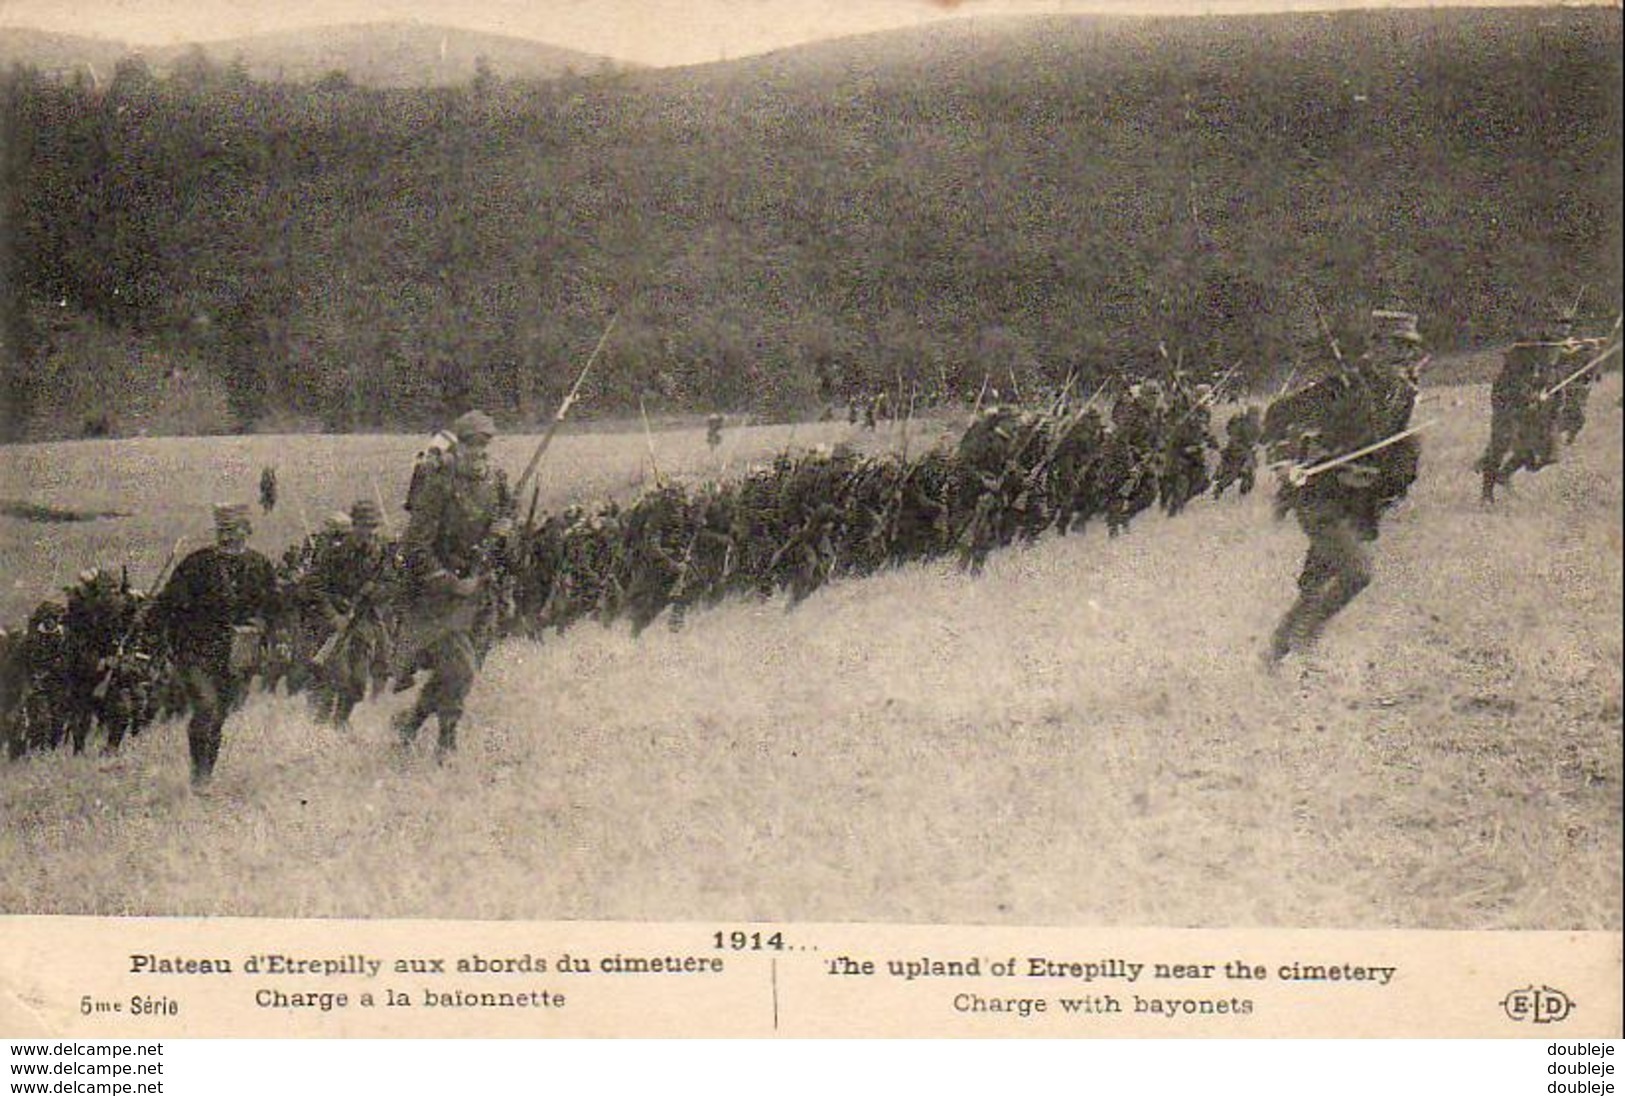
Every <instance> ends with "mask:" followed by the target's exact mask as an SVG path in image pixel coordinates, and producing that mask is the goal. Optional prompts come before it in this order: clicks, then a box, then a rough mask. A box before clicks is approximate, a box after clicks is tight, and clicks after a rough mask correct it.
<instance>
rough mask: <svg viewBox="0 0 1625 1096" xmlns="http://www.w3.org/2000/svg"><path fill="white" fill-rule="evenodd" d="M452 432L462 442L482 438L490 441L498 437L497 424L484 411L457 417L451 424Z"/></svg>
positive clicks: (470, 412)
mask: <svg viewBox="0 0 1625 1096" xmlns="http://www.w3.org/2000/svg"><path fill="white" fill-rule="evenodd" d="M451 432H452V433H453V434H455V435H457V440H458V441H462V442H467V441H472V440H474V439H475V438H481V437H483V438H485V439H486V440H487V441H489V440H490V439H491V438H494V437H496V436H497V424H496V423H495V422H494V421H493V420H492V418H491V416H490V415H487V414H486V413H485V412H484V411H469V412H467V413H466V414H463V415H459V416H458V417H457V421H456V422H454V423H452V424H451Z"/></svg>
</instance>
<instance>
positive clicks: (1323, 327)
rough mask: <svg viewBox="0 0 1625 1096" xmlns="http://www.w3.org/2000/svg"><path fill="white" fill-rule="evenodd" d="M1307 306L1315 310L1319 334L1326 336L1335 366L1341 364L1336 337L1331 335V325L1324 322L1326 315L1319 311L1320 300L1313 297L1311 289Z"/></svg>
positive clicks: (1340, 352)
mask: <svg viewBox="0 0 1625 1096" xmlns="http://www.w3.org/2000/svg"><path fill="white" fill-rule="evenodd" d="M1309 306H1310V307H1311V308H1313V309H1314V310H1315V320H1316V322H1317V323H1319V324H1320V333H1321V334H1322V335H1324V336H1326V342H1327V344H1328V345H1330V346H1331V348H1332V357H1333V358H1335V359H1337V364H1338V365H1342V364H1344V363H1343V348H1342V347H1340V346H1338V345H1337V337H1336V336H1334V335H1333V334H1332V329H1331V325H1330V324H1328V323H1327V322H1326V314H1325V313H1324V312H1322V311H1321V310H1320V298H1319V297H1317V296H1315V291H1314V290H1313V289H1311V290H1309Z"/></svg>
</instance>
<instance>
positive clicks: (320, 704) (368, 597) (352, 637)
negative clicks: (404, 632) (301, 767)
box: [309, 499, 390, 727]
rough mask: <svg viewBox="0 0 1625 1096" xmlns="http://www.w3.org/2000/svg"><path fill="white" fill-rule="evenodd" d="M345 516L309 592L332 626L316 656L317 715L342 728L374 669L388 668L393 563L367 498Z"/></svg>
mask: <svg viewBox="0 0 1625 1096" xmlns="http://www.w3.org/2000/svg"><path fill="white" fill-rule="evenodd" d="M346 521H347V525H348V528H347V530H346V532H345V534H344V536H343V537H342V538H341V539H340V540H338V541H336V542H335V543H334V544H332V545H331V546H330V547H329V548H328V549H327V550H326V551H324V552H323V553H321V554H320V555H319V556H318V557H317V560H316V563H315V566H314V568H313V570H312V574H311V587H312V588H311V592H310V595H309V596H310V597H311V599H312V600H313V601H314V602H315V604H316V607H317V609H318V611H319V613H320V615H321V619H322V620H323V621H324V623H325V624H326V626H327V629H328V634H327V637H326V639H325V641H324V642H323V643H322V644H321V646H320V647H319V648H318V649H317V651H316V654H315V656H314V659H313V661H314V662H315V664H316V667H317V671H318V674H319V680H318V685H317V688H316V689H315V690H314V692H313V694H312V703H313V706H314V707H315V709H316V714H317V717H318V718H319V719H321V720H322V721H323V722H327V723H331V724H333V725H335V726H339V727H343V726H345V725H347V724H348V723H349V721H350V714H351V713H352V712H353V711H355V706H356V705H357V704H359V703H360V702H361V700H362V698H364V697H365V696H366V695H367V686H368V685H369V683H370V682H371V680H372V678H373V676H374V674H375V672H378V671H379V670H381V669H385V668H387V661H386V658H387V648H388V631H387V627H386V622H385V616H384V610H383V605H382V598H381V597H380V591H381V589H382V588H383V584H384V583H385V582H386V580H387V579H388V574H387V572H388V571H389V562H390V561H389V552H390V548H389V545H387V544H386V543H385V542H384V540H383V538H381V537H380V536H379V535H378V530H379V527H380V525H381V524H382V522H383V515H382V513H381V512H380V510H379V509H378V506H377V504H375V503H372V502H369V501H367V500H365V499H363V500H361V501H359V502H357V503H356V504H355V505H354V506H352V507H351V508H350V512H349V513H348V514H347V515H346Z"/></svg>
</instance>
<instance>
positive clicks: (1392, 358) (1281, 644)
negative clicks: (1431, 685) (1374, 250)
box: [1263, 311, 1426, 666]
mask: <svg viewBox="0 0 1625 1096" xmlns="http://www.w3.org/2000/svg"><path fill="white" fill-rule="evenodd" d="M1371 319H1372V337H1371V342H1370V347H1369V349H1368V350H1367V352H1366V354H1365V355H1364V356H1363V357H1361V358H1360V359H1359V360H1358V361H1356V362H1353V363H1351V364H1348V365H1344V366H1342V367H1341V368H1340V369H1339V370H1338V372H1336V373H1333V374H1332V375H1330V376H1328V377H1325V378H1323V379H1322V380H1320V381H1317V382H1316V383H1315V384H1313V385H1311V386H1309V387H1308V388H1306V389H1303V390H1302V391H1300V392H1295V393H1292V394H1291V395H1288V396H1283V397H1281V398H1280V399H1278V400H1276V401H1275V402H1274V403H1272V404H1271V405H1270V408H1269V410H1268V412H1267V413H1266V414H1265V417H1264V437H1263V440H1264V442H1265V443H1266V444H1267V445H1269V446H1270V454H1271V458H1272V459H1274V460H1277V461H1286V462H1290V469H1289V471H1288V474H1287V476H1286V478H1285V480H1284V481H1283V482H1282V484H1281V486H1280V490H1279V493H1278V494H1277V496H1276V510H1277V513H1278V514H1279V515H1281V516H1285V514H1286V513H1287V512H1289V511H1292V512H1296V514H1297V516H1298V524H1299V525H1300V526H1301V527H1302V529H1303V531H1304V533H1305V534H1306V535H1307V536H1308V537H1309V552H1308V555H1307V556H1306V557H1305V558H1304V562H1303V572H1302V573H1301V574H1300V575H1299V576H1298V591H1299V593H1298V599H1297V601H1296V602H1295V603H1294V604H1293V606H1292V608H1291V609H1289V610H1288V611H1287V614H1286V616H1285V617H1284V618H1282V620H1281V623H1280V625H1279V626H1278V627H1277V628H1276V629H1275V634H1274V636H1273V637H1272V638H1271V641H1270V648H1269V652H1268V657H1267V662H1268V664H1269V665H1271V666H1273V665H1275V664H1276V663H1278V662H1280V660H1281V659H1283V658H1285V657H1286V655H1287V654H1288V653H1290V652H1292V651H1303V650H1306V649H1307V648H1309V647H1311V646H1312V645H1313V644H1314V643H1315V641H1316V640H1317V639H1318V638H1319V636H1320V633H1321V631H1322V629H1324V628H1325V626H1326V623H1327V621H1329V620H1331V618H1332V617H1333V616H1335V615H1336V614H1337V613H1338V612H1339V611H1340V610H1341V609H1342V608H1343V607H1344V606H1345V605H1347V604H1348V603H1349V602H1350V601H1352V600H1354V598H1355V597H1356V596H1358V595H1359V593H1360V591H1362V590H1364V589H1365V588H1366V586H1367V585H1369V584H1370V582H1371V559H1370V549H1369V547H1368V546H1369V545H1370V543H1371V542H1372V541H1375V540H1376V539H1377V530H1378V523H1379V521H1380V519H1381V516H1382V514H1383V512H1384V511H1385V510H1387V509H1388V508H1389V507H1391V506H1392V505H1394V504H1395V503H1396V502H1398V501H1399V500H1400V499H1401V498H1403V497H1404V496H1405V494H1406V492H1407V491H1409V490H1410V486H1411V484H1412V483H1414V482H1415V480H1416V473H1417V466H1418V463H1419V461H1420V458H1421V446H1420V445H1419V444H1418V442H1417V440H1416V437H1415V435H1414V433H1407V431H1409V430H1410V421H1411V413H1412V411H1413V410H1414V408H1415V406H1416V389H1417V383H1418V377H1419V374H1420V372H1421V368H1422V366H1423V364H1424V363H1425V362H1426V357H1425V356H1424V355H1423V354H1422V349H1421V342H1422V337H1421V335H1420V334H1419V333H1418V332H1417V329H1416V317H1415V316H1414V315H1412V314H1411V313H1408V312H1393V311H1378V312H1373V313H1372V314H1371ZM1355 454H1359V455H1358V456H1356V455H1355Z"/></svg>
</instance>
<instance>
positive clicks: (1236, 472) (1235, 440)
mask: <svg viewBox="0 0 1625 1096" xmlns="http://www.w3.org/2000/svg"><path fill="white" fill-rule="evenodd" d="M1263 429H1264V425H1263V421H1262V420H1261V419H1260V418H1259V414H1258V408H1256V407H1249V408H1247V409H1246V410H1245V411H1237V412H1236V413H1235V414H1234V415H1232V416H1230V421H1228V422H1226V423H1225V424H1224V434H1225V439H1224V449H1223V450H1221V451H1220V453H1219V471H1218V474H1217V475H1216V476H1215V477H1214V480H1213V497H1214V498H1218V497H1219V496H1220V495H1222V494H1224V493H1225V492H1226V491H1228V490H1229V489H1230V485H1231V484H1232V483H1234V484H1237V485H1238V490H1239V491H1240V492H1241V493H1242V494H1243V495H1247V494H1251V493H1252V490H1253V478H1254V476H1255V475H1256V474H1257V472H1258V450H1257V446H1258V439H1259V435H1260V434H1261V433H1262V432H1263Z"/></svg>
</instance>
